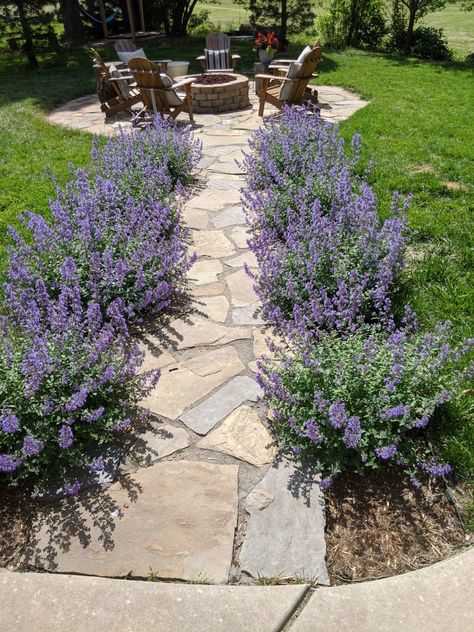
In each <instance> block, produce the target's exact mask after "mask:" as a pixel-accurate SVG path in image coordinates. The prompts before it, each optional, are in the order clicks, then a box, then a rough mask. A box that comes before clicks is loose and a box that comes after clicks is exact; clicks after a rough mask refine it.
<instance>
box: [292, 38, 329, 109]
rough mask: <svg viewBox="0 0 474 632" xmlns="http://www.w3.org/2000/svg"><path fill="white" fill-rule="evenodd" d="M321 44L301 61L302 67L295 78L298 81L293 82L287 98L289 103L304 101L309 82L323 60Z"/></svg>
mask: <svg viewBox="0 0 474 632" xmlns="http://www.w3.org/2000/svg"><path fill="white" fill-rule="evenodd" d="M321 50H322V49H321V45H320V44H319V43H318V44H317V46H315V47H314V48H313V49H312V50H311V52H309V53H308V54H307V55H306V57H305V59H304V61H303V62H302V63H301V68H300V69H299V70H298V73H297V75H296V77H294V79H296V83H292V84H291V85H292V87H291V90H289V95H288V96H287V98H286V99H285V101H286V102H287V103H299V102H300V101H302V99H303V97H304V94H305V91H306V88H307V86H308V83H309V82H310V80H311V78H312V76H313V73H314V71H315V69H316V66H317V65H318V63H319V62H320V61H321Z"/></svg>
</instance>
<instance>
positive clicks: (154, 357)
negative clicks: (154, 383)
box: [138, 335, 176, 373]
mask: <svg viewBox="0 0 474 632" xmlns="http://www.w3.org/2000/svg"><path fill="white" fill-rule="evenodd" d="M138 346H139V347H140V350H141V351H143V353H144V354H145V358H144V360H143V363H142V365H141V366H140V369H139V370H138V372H139V373H148V371H152V370H153V369H161V368H162V367H164V366H168V364H173V363H174V362H176V359H175V358H174V357H173V356H172V355H171V353H169V352H168V351H165V350H164V349H161V348H160V347H161V344H160V343H159V341H158V340H156V338H153V336H151V335H149V336H148V335H147V336H144V339H143V340H140V342H139V344H138Z"/></svg>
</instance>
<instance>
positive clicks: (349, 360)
mask: <svg viewBox="0 0 474 632" xmlns="http://www.w3.org/2000/svg"><path fill="white" fill-rule="evenodd" d="M407 320H408V321H409V322H407ZM407 320H406V321H405V324H404V326H402V327H401V328H399V329H396V330H393V331H391V332H385V331H384V330H382V329H380V328H379V327H373V326H372V327H369V328H367V327H362V328H359V329H358V330H357V331H356V332H354V333H351V334H349V335H348V336H347V337H342V336H340V335H338V334H337V333H336V332H332V333H330V334H328V335H327V336H325V337H324V338H323V339H322V340H321V342H320V343H319V344H318V345H313V346H311V347H307V348H306V349H303V350H298V351H296V353H295V352H293V353H285V352H283V353H281V352H280V353H279V354H278V356H277V360H273V361H269V360H267V361H265V362H263V363H259V364H260V366H259V373H258V381H259V383H260V384H261V386H262V388H263V390H264V398H265V401H266V403H267V404H268V406H269V407H270V408H271V410H272V411H273V417H274V427H275V430H276V432H277V435H278V437H279V439H280V441H281V443H282V444H283V446H285V447H286V448H287V449H289V450H291V451H292V452H293V453H294V454H299V455H300V456H301V457H303V458H309V459H310V460H311V461H312V462H313V463H314V464H315V465H316V467H318V468H320V469H321V471H322V472H323V473H324V475H325V479H324V481H323V487H324V486H328V485H329V484H330V483H331V481H332V479H333V478H334V476H336V475H337V474H338V473H340V472H343V471H346V470H349V471H355V472H363V471H364V470H367V469H376V468H380V467H384V466H394V467H399V468H401V469H402V470H403V471H404V472H405V473H406V474H408V475H409V476H410V477H411V479H412V481H413V483H414V484H415V485H418V476H419V474H420V473H421V472H425V473H428V474H430V475H432V476H441V475H445V474H447V473H449V471H450V466H449V465H448V464H446V463H437V462H436V460H435V459H434V457H433V453H432V451H431V449H430V446H429V443H428V444H427V443H425V442H422V441H420V434H421V433H422V432H424V431H426V428H427V427H428V425H429V423H430V420H431V418H432V416H433V413H434V411H435V410H436V408H437V407H438V406H439V405H440V404H441V403H442V402H444V401H446V400H447V399H451V398H457V397H458V396H459V394H460V390H461V387H462V380H463V379H464V378H465V377H466V371H464V372H462V371H461V370H460V369H459V361H460V359H461V357H462V356H464V355H465V354H466V353H467V352H468V351H469V350H470V349H471V347H472V345H473V343H474V341H472V340H471V341H466V343H465V345H464V348H463V349H462V350H461V351H455V350H453V348H451V347H450V345H449V343H448V331H449V329H448V328H447V327H446V326H445V325H441V324H440V325H438V326H437V328H436V330H435V331H434V332H433V333H428V334H423V333H420V332H419V331H417V329H416V326H415V325H414V323H413V318H412V316H411V315H410V313H409V312H408V319H407Z"/></svg>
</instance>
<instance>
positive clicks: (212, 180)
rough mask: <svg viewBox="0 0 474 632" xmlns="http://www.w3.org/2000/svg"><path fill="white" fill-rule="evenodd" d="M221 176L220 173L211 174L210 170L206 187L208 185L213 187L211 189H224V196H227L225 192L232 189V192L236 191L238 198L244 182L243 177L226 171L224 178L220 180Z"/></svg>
mask: <svg viewBox="0 0 474 632" xmlns="http://www.w3.org/2000/svg"><path fill="white" fill-rule="evenodd" d="M221 176H222V174H217V175H216V174H214V176H213V173H212V171H210V172H209V178H208V180H207V185H208V187H210V188H211V189H212V188H213V189H219V190H220V191H226V197H227V192H231V191H232V192H233V193H238V194H239V199H240V189H241V188H242V187H243V186H244V184H245V181H244V178H243V177H238V176H237V175H235V174H230V173H228V174H227V177H226V179H225V180H222V179H221ZM231 178H237V179H236V180H232V179H231ZM234 204H235V202H234ZM226 206H227V205H226Z"/></svg>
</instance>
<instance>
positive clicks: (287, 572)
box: [240, 459, 329, 586]
mask: <svg viewBox="0 0 474 632" xmlns="http://www.w3.org/2000/svg"><path fill="white" fill-rule="evenodd" d="M318 480H319V475H317V476H316V475H315V474H314V470H312V469H309V468H304V467H302V466H298V468H297V466H296V465H295V464H294V463H293V462H290V461H287V460H286V459H283V460H282V461H280V462H279V463H278V465H277V466H276V467H271V468H270V469H269V470H268V472H267V473H266V474H265V476H264V477H263V479H262V480H261V481H260V483H259V484H258V485H257V486H256V487H255V488H254V489H253V490H252V491H251V492H250V494H249V495H248V496H247V498H246V500H245V503H244V508H245V510H246V511H247V513H249V514H250V518H249V522H248V525H247V534H246V537H245V540H244V543H243V545H242V548H241V551H240V569H241V570H242V572H244V573H247V574H249V575H251V576H252V577H299V578H305V579H308V580H311V581H314V582H317V583H319V584H323V585H325V586H327V585H329V578H328V574H327V570H326V565H325V562H324V558H325V556H326V543H325V540H324V527H325V523H326V519H325V515H324V495H323V493H322V491H321V490H320V488H319V485H318V483H317V481H318Z"/></svg>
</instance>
